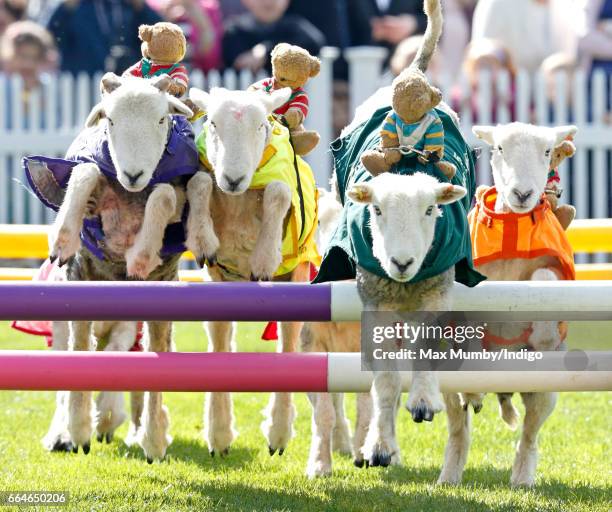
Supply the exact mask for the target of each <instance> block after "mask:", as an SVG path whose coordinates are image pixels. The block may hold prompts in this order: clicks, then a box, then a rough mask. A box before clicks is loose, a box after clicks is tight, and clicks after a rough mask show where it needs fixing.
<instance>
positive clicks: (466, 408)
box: [463, 402, 469, 412]
mask: <svg viewBox="0 0 612 512" xmlns="http://www.w3.org/2000/svg"><path fill="white" fill-rule="evenodd" d="M468 405H469V404H468V402H465V403H464V404H463V410H464V411H465V412H467V410H468Z"/></svg>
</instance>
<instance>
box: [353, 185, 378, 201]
mask: <svg viewBox="0 0 612 512" xmlns="http://www.w3.org/2000/svg"><path fill="white" fill-rule="evenodd" d="M347 195H348V196H349V197H350V198H351V199H352V200H353V201H354V202H355V203H364V204H369V203H371V202H372V199H373V198H374V193H373V191H372V187H371V186H370V185H367V184H363V185H353V186H352V187H351V188H350V189H349V190H348V192H347Z"/></svg>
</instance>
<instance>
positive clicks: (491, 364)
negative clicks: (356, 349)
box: [361, 312, 612, 371]
mask: <svg viewBox="0 0 612 512" xmlns="http://www.w3.org/2000/svg"><path fill="white" fill-rule="evenodd" d="M563 316H564V315H563V314H561V313H554V312H551V313H531V315H529V314H528V313H520V314H519V313H494V312H443V313H435V312H417V313H414V312H413V313H398V312H364V313H363V315H362V322H361V362H362V369H363V370H373V371H410V370H436V371H481V370H485V371H491V370H493V371H495V370H499V371H566V370H572V371H612V353H611V352H606V351H609V350H610V349H612V340H609V339H608V340H607V344H605V345H607V346H604V347H602V346H601V344H600V346H599V347H598V350H600V352H597V351H587V350H586V349H587V348H589V347H580V350H572V349H568V348H567V346H566V340H567V334H568V324H567V322H565V321H563V320H562V318H563ZM528 318H529V319H528ZM531 319H537V320H536V321H531ZM598 319H601V318H598ZM606 319H607V318H606ZM609 320H612V313H611V314H610V318H609ZM538 340H539V341H538Z"/></svg>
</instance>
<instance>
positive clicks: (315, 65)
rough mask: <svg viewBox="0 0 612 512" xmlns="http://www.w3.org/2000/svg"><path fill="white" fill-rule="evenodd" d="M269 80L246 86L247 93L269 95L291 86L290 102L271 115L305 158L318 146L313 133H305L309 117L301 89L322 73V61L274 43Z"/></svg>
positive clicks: (301, 50) (307, 53)
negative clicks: (284, 126) (263, 92)
mask: <svg viewBox="0 0 612 512" xmlns="http://www.w3.org/2000/svg"><path fill="white" fill-rule="evenodd" d="M271 57H272V77H271V78H265V79H264V80H261V81H259V82H257V83H255V84H253V85H251V86H250V87H249V90H255V91H265V92H268V93H270V92H272V91H273V90H275V89H282V88H284V87H290V88H291V90H292V91H293V94H292V95H291V97H290V98H289V101H287V103H285V104H284V105H283V106H281V107H280V108H278V109H276V110H275V111H274V113H275V114H276V115H278V116H280V117H282V118H283V119H284V121H285V123H286V125H287V127H288V128H289V132H290V133H291V141H292V143H293V149H294V151H295V153H296V154H298V155H301V156H304V155H307V154H308V153H310V152H311V151H312V150H313V149H314V148H315V147H316V145H317V144H318V143H319V139H320V137H319V134H318V133H317V132H316V131H312V130H305V129H304V121H305V119H306V116H307V115H308V106H309V104H308V95H307V94H306V91H304V86H305V85H306V83H307V82H308V80H309V79H311V78H314V77H315V76H317V75H318V74H319V71H320V70H321V61H320V60H319V59H318V58H317V57H313V56H312V55H310V53H309V52H308V51H307V50H305V49H303V48H300V47H299V46H295V45H290V44H287V43H280V44H277V45H276V46H275V47H274V49H273V50H272V53H271Z"/></svg>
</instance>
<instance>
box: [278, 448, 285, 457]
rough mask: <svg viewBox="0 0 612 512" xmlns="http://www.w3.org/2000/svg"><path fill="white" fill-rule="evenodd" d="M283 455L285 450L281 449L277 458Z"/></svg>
mask: <svg viewBox="0 0 612 512" xmlns="http://www.w3.org/2000/svg"><path fill="white" fill-rule="evenodd" d="M283 453H285V449H284V448H281V449H280V450H278V456H279V457H282V456H283Z"/></svg>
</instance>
